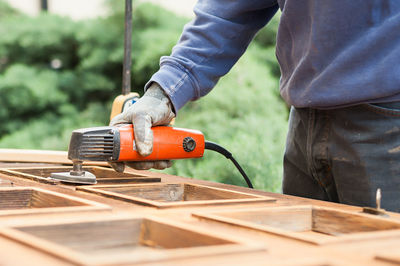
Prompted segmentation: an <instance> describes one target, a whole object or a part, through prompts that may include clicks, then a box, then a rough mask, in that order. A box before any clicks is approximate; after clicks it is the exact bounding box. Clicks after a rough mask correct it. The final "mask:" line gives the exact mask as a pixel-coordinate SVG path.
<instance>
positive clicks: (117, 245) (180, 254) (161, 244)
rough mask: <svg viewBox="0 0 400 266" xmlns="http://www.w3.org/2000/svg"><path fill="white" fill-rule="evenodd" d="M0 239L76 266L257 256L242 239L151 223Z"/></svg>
mask: <svg viewBox="0 0 400 266" xmlns="http://www.w3.org/2000/svg"><path fill="white" fill-rule="evenodd" d="M0 235H2V236H4V237H7V238H10V239H14V240H16V241H18V242H20V243H23V244H25V245H29V246H31V247H34V248H37V249H40V250H42V251H44V252H46V253H48V254H50V255H52V256H56V257H59V258H61V259H64V260H67V261H69V262H72V263H76V264H79V265H109V264H126V263H143V262H152V261H159V260H163V261H165V260H171V259H177V258H186V257H192V256H196V257H199V256H207V255H217V254H229V253H238V252H247V251H257V250H263V248H262V247H260V246H257V245H254V244H251V243H250V242H249V241H246V240H244V239H238V238H235V237H227V236H221V235H220V234H218V233H213V234H210V233H209V232H207V231H206V230H202V229H199V228H196V227H193V226H190V225H186V224H181V223H177V222H173V221H168V220H167V219H160V218H156V217H139V218H132V219H104V220H96V221H80V222H69V223H61V224H51V223H50V224H46V225H40V226H21V227H14V228H3V229H0ZM209 247H212V248H211V249H210V248H209Z"/></svg>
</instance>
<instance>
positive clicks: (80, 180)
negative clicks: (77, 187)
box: [50, 171, 97, 185]
mask: <svg viewBox="0 0 400 266" xmlns="http://www.w3.org/2000/svg"><path fill="white" fill-rule="evenodd" d="M50 178H52V179H55V180H58V181H62V182H67V183H74V184H88V185H93V184H97V180H96V176H95V175H94V174H92V173H90V172H88V171H84V172H83V175H79V176H78V175H71V173H70V172H62V173H52V174H51V177H50Z"/></svg>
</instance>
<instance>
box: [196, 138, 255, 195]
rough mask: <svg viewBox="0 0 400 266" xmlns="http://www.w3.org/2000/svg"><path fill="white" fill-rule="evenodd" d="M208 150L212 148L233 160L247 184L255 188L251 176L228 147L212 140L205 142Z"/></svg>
mask: <svg viewBox="0 0 400 266" xmlns="http://www.w3.org/2000/svg"><path fill="white" fill-rule="evenodd" d="M204 148H205V149H206V150H212V151H216V152H218V153H220V154H222V155H224V156H225V157H226V158H227V159H229V160H231V161H232V162H233V164H234V165H235V166H236V168H237V169H238V170H239V172H240V173H241V174H242V176H243V178H244V180H246V183H247V186H248V187H249V188H253V184H252V183H251V181H250V179H249V177H248V176H247V175H246V173H245V172H244V170H243V169H242V167H241V166H240V165H239V163H238V162H237V161H236V160H235V158H233V156H232V153H230V152H229V151H228V150H227V149H225V148H224V147H222V146H220V145H218V144H217V143H214V142H211V141H206V142H205V147H204Z"/></svg>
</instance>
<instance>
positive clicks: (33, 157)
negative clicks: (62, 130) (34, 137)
mask: <svg viewBox="0 0 400 266" xmlns="http://www.w3.org/2000/svg"><path fill="white" fill-rule="evenodd" d="M0 161H1V162H31V163H53V164H72V161H71V160H70V159H68V152H66V151H50V150H25V149H0ZM84 164H89V165H97V166H107V163H106V162H84Z"/></svg>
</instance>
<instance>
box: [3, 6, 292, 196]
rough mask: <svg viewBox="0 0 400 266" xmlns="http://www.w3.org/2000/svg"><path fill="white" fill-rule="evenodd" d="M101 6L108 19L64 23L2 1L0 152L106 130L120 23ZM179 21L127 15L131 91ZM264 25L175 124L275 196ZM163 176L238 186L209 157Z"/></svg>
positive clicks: (154, 11)
mask: <svg viewBox="0 0 400 266" xmlns="http://www.w3.org/2000/svg"><path fill="white" fill-rule="evenodd" d="M109 2H110V3H111V6H112V8H113V9H112V12H111V13H110V15H109V16H108V17H106V18H99V19H92V20H85V21H72V20H70V19H68V18H65V17H60V16H55V15H51V14H41V15H39V16H38V17H29V16H25V15H21V14H19V13H18V12H16V11H14V10H13V9H10V8H9V7H8V6H7V5H5V4H4V3H3V2H1V0H0V20H1V23H0V36H2V38H0V93H1V98H0V104H1V107H0V119H1V120H2V122H3V123H2V124H0V147H3V148H25V149H28V148H32V149H58V150H66V149H67V146H68V142H69V138H70V134H71V131H72V130H73V129H76V128H81V127H90V126H100V125H106V124H108V117H109V113H110V108H111V102H112V100H113V99H114V97H115V96H116V95H118V94H120V87H121V79H122V74H121V73H122V58H123V20H124V19H123V16H124V15H123V6H122V5H121V3H120V2H121V1H115V0H110V1H109ZM3 14H7V16H1V15H3ZM186 22H187V19H186V18H181V17H178V16H176V15H174V14H173V13H171V12H168V11H166V10H164V9H162V8H160V7H157V6H154V5H151V4H140V5H138V6H137V7H136V8H135V10H134V16H133V28H134V29H133V43H132V47H133V48H132V57H133V61H132V87H133V90H134V91H137V92H140V93H142V88H143V86H144V84H145V83H146V82H147V80H148V79H149V78H150V76H151V75H152V74H153V73H154V72H155V71H157V69H158V61H159V58H160V56H162V55H167V54H169V53H170V51H171V48H172V46H173V45H174V44H175V43H176V41H177V40H178V38H179V35H180V33H181V31H182V28H183V25H184V24H185V23H186ZM271 24H272V25H271V27H269V28H266V29H263V30H262V31H260V33H259V34H258V35H257V37H256V38H255V41H254V42H253V44H252V45H251V47H250V48H249V50H248V52H247V53H246V54H245V55H244V56H243V58H242V59H241V60H240V61H239V63H238V64H237V65H236V66H235V67H234V69H233V70H232V71H231V73H230V74H228V75H227V76H226V77H224V78H222V79H221V81H220V82H219V84H218V85H217V87H216V88H215V90H213V91H212V92H211V93H210V95H209V96H207V97H205V98H203V99H201V100H200V101H196V102H191V103H189V104H188V105H186V106H185V107H184V108H183V109H182V110H181V111H180V112H179V114H178V117H177V119H176V126H180V127H187V128H195V129H199V130H201V131H202V132H203V133H204V134H205V135H206V138H207V139H209V140H211V141H215V142H217V143H220V144H221V145H223V146H225V147H226V148H228V149H229V150H230V151H231V152H232V153H233V154H234V156H235V158H236V159H237V160H238V161H239V162H240V163H241V165H242V166H243V168H244V169H245V170H246V172H247V173H248V175H249V176H250V178H251V179H252V180H253V183H254V185H255V186H256V188H260V189H268V190H271V191H278V190H279V187H280V177H281V174H282V173H281V168H282V162H281V161H282V152H283V144H284V136H285V133H286V132H285V131H286V123H287V122H286V117H287V109H286V107H285V105H284V103H283V102H282V101H281V100H280V98H279V97H278V76H279V68H278V66H277V63H276V60H275V56H274V48H273V46H274V40H275V37H274V34H275V31H276V24H277V19H276V18H275V19H274V20H273V21H272V22H271ZM167 172H169V173H172V174H177V175H182V176H189V177H190V176H192V177H196V178H203V179H208V180H215V181H218V182H224V183H232V184H238V185H245V183H244V182H243V181H242V178H241V177H240V175H239V173H238V172H237V170H236V169H235V168H234V166H233V165H232V164H231V162H229V161H227V160H226V159H225V158H224V157H223V156H221V155H218V154H214V153H212V152H208V151H207V152H206V154H205V157H204V158H202V159H196V160H183V161H176V162H175V164H174V166H173V167H172V168H171V169H168V170H167Z"/></svg>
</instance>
